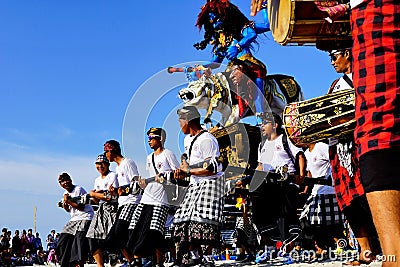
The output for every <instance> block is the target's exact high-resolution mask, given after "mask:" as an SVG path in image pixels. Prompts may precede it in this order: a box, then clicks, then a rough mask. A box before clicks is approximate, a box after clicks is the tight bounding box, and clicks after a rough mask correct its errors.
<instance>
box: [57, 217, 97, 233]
mask: <svg viewBox="0 0 400 267" xmlns="http://www.w3.org/2000/svg"><path fill="white" fill-rule="evenodd" d="M90 222H91V221H90V220H79V221H69V222H67V224H66V225H65V226H64V228H63V229H62V230H61V233H62V234H71V235H76V233H77V232H86V231H87V229H88V228H89V225H90Z"/></svg>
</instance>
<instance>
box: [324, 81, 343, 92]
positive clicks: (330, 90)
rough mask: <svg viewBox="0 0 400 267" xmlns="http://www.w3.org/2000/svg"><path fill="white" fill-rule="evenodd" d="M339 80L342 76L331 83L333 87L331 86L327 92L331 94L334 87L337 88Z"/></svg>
mask: <svg viewBox="0 0 400 267" xmlns="http://www.w3.org/2000/svg"><path fill="white" fill-rule="evenodd" d="M339 80H340V78H339V79H336V80H334V81H333V83H332V84H331V87H329V90H328V93H327V94H331V93H332V92H333V88H335V85H336V84H337V83H338V81H339Z"/></svg>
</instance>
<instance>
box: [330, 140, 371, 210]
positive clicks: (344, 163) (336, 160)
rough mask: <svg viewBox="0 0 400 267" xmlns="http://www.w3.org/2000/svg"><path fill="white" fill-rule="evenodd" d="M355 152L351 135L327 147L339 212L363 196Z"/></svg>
mask: <svg viewBox="0 0 400 267" xmlns="http://www.w3.org/2000/svg"><path fill="white" fill-rule="evenodd" d="M356 152H357V151H356V148H355V144H354V141H353V137H352V136H351V135H348V136H346V137H343V138H340V139H339V140H338V143H337V144H336V145H334V146H330V147H329V160H330V163H331V166H332V177H333V186H334V188H335V193H336V198H337V201H338V204H339V207H340V209H341V210H343V209H344V208H345V207H347V206H349V205H350V204H351V201H353V199H355V198H356V197H359V196H362V195H364V187H363V186H362V184H361V180H360V169H359V167H358V159H357V155H356Z"/></svg>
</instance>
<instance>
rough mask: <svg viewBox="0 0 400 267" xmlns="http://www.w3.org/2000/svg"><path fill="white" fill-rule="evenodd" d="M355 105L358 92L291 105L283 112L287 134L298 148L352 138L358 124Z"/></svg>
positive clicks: (351, 91) (333, 94) (327, 96)
mask: <svg viewBox="0 0 400 267" xmlns="http://www.w3.org/2000/svg"><path fill="white" fill-rule="evenodd" d="M354 105H355V90H354V89H347V90H341V91H338V92H336V93H332V94H328V95H324V96H320V97H316V98H312V99H309V100H305V101H301V102H294V103H290V104H288V105H287V106H286V107H285V109H284V111H283V125H284V127H285V131H286V134H287V136H288V137H289V139H290V141H292V143H293V144H295V145H296V146H307V145H308V144H310V143H315V142H318V141H322V140H326V139H327V138H331V137H340V136H342V135H346V134H349V133H351V132H353V131H354V128H355V124H356V121H355V118H354V110H355V107H354Z"/></svg>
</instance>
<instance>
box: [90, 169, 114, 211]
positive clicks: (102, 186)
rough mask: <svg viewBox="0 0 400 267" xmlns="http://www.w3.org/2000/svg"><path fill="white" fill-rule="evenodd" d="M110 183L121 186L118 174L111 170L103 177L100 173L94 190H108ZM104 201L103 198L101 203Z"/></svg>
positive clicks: (95, 181)
mask: <svg viewBox="0 0 400 267" xmlns="http://www.w3.org/2000/svg"><path fill="white" fill-rule="evenodd" d="M110 185H112V186H113V187H115V188H117V187H119V184H118V177H117V174H116V173H115V172H112V171H110V172H109V173H108V174H107V175H106V177H104V178H103V177H101V175H100V176H99V177H97V178H96V180H94V190H95V191H98V190H102V191H106V190H108V188H109V187H110ZM102 202H103V201H102V200H101V201H100V203H102Z"/></svg>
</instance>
